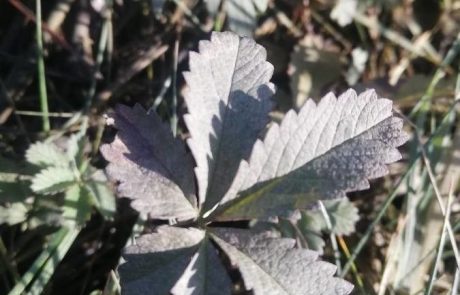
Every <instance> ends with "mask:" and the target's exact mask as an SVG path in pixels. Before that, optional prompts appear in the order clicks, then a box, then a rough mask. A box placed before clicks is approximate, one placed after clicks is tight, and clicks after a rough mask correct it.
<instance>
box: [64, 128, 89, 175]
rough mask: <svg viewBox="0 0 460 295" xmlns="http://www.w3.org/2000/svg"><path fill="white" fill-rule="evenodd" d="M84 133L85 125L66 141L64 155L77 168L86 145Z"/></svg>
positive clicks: (81, 160)
mask: <svg viewBox="0 0 460 295" xmlns="http://www.w3.org/2000/svg"><path fill="white" fill-rule="evenodd" d="M85 132H86V124H85V126H84V127H82V129H81V130H80V131H79V132H77V133H76V134H72V135H71V136H70V137H69V139H68V141H67V149H66V155H67V157H68V158H69V159H72V160H73V161H74V162H75V165H76V167H77V168H79V167H80V165H81V163H82V162H83V153H84V149H85V143H86V138H85Z"/></svg>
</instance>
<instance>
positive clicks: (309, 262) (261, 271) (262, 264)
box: [213, 229, 353, 295]
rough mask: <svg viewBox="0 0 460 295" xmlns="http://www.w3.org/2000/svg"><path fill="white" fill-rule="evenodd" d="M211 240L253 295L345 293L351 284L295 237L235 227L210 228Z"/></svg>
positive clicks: (349, 290) (351, 287)
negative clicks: (272, 235)
mask: <svg viewBox="0 0 460 295" xmlns="http://www.w3.org/2000/svg"><path fill="white" fill-rule="evenodd" d="M213 232H214V235H213V239H214V240H215V241H216V243H217V244H218V245H219V247H221V248H222V250H223V251H224V252H225V253H226V254H227V255H228V257H229V258H230V261H231V263H232V264H233V265H235V266H237V267H238V269H239V271H240V273H241V275H242V277H243V281H244V284H245V286H246V288H247V289H248V290H252V291H254V294H276V295H277V294H292V295H296V294H299V295H300V294H301V295H305V294H349V293H350V292H351V291H352V289H353V286H352V285H351V284H350V283H348V282H346V281H344V280H342V279H339V278H334V277H332V275H333V274H334V273H335V271H336V267H335V266H334V265H332V264H329V263H327V262H322V261H318V260H317V258H318V254H317V253H316V252H313V251H310V250H305V249H298V248H295V240H293V239H284V238H272V237H267V236H264V235H263V234H256V235H254V233H253V232H251V231H247V230H237V229H231V230H229V229H216V230H213Z"/></svg>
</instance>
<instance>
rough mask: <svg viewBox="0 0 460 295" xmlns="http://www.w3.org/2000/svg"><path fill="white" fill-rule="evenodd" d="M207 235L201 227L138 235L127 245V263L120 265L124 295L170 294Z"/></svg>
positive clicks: (165, 227)
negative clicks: (131, 243)
mask: <svg viewBox="0 0 460 295" xmlns="http://www.w3.org/2000/svg"><path fill="white" fill-rule="evenodd" d="M203 238H204V232H203V231H201V230H198V229H194V228H191V229H185V228H177V227H171V226H161V227H159V228H157V232H156V233H151V234H146V235H143V236H141V237H139V238H137V239H136V245H131V246H128V247H127V248H125V255H124V258H125V259H126V260H127V262H125V263H124V264H122V265H121V266H120V267H119V273H120V279H121V286H122V294H125V295H129V294H135V295H137V294H152V295H155V294H159V295H163V294H169V291H170V290H171V288H172V287H173V286H174V283H175V282H176V281H177V280H178V279H179V278H180V276H181V275H182V274H183V272H184V270H185V269H186V267H187V265H188V264H189V263H190V260H191V258H192V256H193V254H194V253H195V252H196V251H197V250H198V249H199V247H200V242H201V241H202V240H203Z"/></svg>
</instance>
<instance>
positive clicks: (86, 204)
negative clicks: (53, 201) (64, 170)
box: [62, 184, 92, 225]
mask: <svg viewBox="0 0 460 295" xmlns="http://www.w3.org/2000/svg"><path fill="white" fill-rule="evenodd" d="M91 205H92V204H91V198H90V196H89V194H88V191H87V190H85V189H84V188H82V187H80V186H79V185H77V184H75V185H73V186H71V187H70V188H69V189H67V190H66V192H65V197H64V212H63V214H62V215H63V217H64V220H65V221H68V222H70V223H75V224H77V225H82V224H84V223H85V222H86V221H87V220H89V218H90V217H91Z"/></svg>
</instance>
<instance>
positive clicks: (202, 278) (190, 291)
mask: <svg viewBox="0 0 460 295" xmlns="http://www.w3.org/2000/svg"><path fill="white" fill-rule="evenodd" d="M231 289H232V282H231V281H230V278H229V276H228V274H227V272H226V270H225V268H224V266H223V265H222V262H221V261H220V260H219V257H218V256H217V252H216V249H215V248H214V247H213V246H212V244H211V243H210V241H209V239H207V238H206V239H205V240H204V241H203V242H202V243H201V246H200V249H199V250H198V252H197V253H195V255H194V256H193V258H192V261H191V262H190V264H189V265H188V266H187V269H186V270H185V271H184V274H183V275H182V277H181V278H180V279H179V280H178V281H177V283H176V285H175V286H174V288H173V289H172V290H171V293H172V294H174V295H199V294H200V295H205V294H222V295H226V294H228V295H230V294H231Z"/></svg>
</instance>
